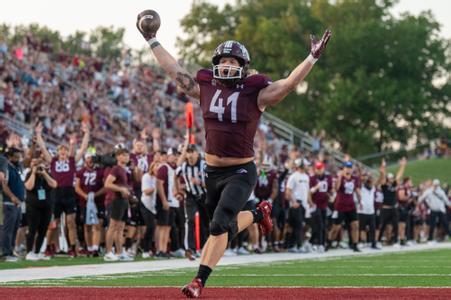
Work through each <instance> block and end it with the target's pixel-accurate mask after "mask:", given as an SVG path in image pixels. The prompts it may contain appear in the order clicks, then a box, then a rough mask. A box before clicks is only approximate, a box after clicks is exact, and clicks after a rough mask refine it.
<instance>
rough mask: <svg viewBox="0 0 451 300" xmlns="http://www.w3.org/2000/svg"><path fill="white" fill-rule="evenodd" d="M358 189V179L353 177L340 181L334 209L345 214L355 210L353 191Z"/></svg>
mask: <svg viewBox="0 0 451 300" xmlns="http://www.w3.org/2000/svg"><path fill="white" fill-rule="evenodd" d="M359 187H360V182H359V179H358V178H357V177H355V176H351V178H349V179H346V178H345V177H343V178H342V179H341V185H340V188H339V189H338V191H337V198H336V199H335V209H336V210H337V211H341V212H346V211H351V210H354V209H355V203H354V191H355V190H356V189H357V188H359Z"/></svg>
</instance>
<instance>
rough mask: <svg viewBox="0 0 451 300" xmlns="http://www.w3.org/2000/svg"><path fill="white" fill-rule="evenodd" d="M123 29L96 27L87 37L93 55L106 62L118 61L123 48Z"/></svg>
mask: <svg viewBox="0 0 451 300" xmlns="http://www.w3.org/2000/svg"><path fill="white" fill-rule="evenodd" d="M124 33H125V29H124V28H117V29H115V28H112V27H98V28H96V29H95V30H93V31H92V32H91V33H90V35H89V43H90V46H91V49H92V50H93V51H94V53H95V54H96V55H97V56H98V57H101V58H104V59H106V60H118V59H119V58H120V57H121V53H122V49H123V48H124V42H123V39H124Z"/></svg>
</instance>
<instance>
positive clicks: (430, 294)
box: [0, 287, 451, 300]
mask: <svg viewBox="0 0 451 300" xmlns="http://www.w3.org/2000/svg"><path fill="white" fill-rule="evenodd" d="M201 298H202V299H327V300H335V299H336V300H342V299H365V300H367V299H378V300H381V299H406V300H407V299H434V300H435V299H451V288H207V289H205V290H204V291H203V294H202V297H201ZM0 299H45V300H50V299H140V300H142V299H185V298H184V297H183V295H181V293H180V289H178V288H116V287H106V288H90V287H86V288H84V287H76V288H66V287H58V288H51V287H50V288H27V287H17V288H0Z"/></svg>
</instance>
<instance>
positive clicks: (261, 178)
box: [254, 170, 277, 200]
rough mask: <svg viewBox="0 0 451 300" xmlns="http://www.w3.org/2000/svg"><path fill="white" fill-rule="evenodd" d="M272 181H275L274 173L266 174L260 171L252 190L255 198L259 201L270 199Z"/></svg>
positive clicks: (275, 174)
mask: <svg viewBox="0 0 451 300" xmlns="http://www.w3.org/2000/svg"><path fill="white" fill-rule="evenodd" d="M274 180H277V173H276V171H274V170H271V171H269V172H268V173H266V172H264V171H260V172H259V174H258V179H257V184H256V185H255V189H254V194H255V197H257V198H258V199H260V200H268V198H269V197H271V193H272V186H273V184H274ZM273 200H274V199H273Z"/></svg>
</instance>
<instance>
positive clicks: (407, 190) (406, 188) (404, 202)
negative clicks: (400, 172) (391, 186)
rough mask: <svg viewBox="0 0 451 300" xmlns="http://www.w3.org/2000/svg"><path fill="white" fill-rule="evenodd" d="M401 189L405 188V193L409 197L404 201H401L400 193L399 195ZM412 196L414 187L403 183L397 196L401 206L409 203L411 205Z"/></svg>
mask: <svg viewBox="0 0 451 300" xmlns="http://www.w3.org/2000/svg"><path fill="white" fill-rule="evenodd" d="M401 190H404V195H405V196H406V197H407V199H406V200H404V201H401V200H400V199H399V196H398V195H399V192H400V191H401ZM411 197H412V189H411V188H410V187H409V186H408V185H407V184H403V185H400V186H398V188H397V194H396V198H397V199H398V203H399V205H400V206H403V207H406V206H408V205H409V199H410V198H411Z"/></svg>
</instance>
